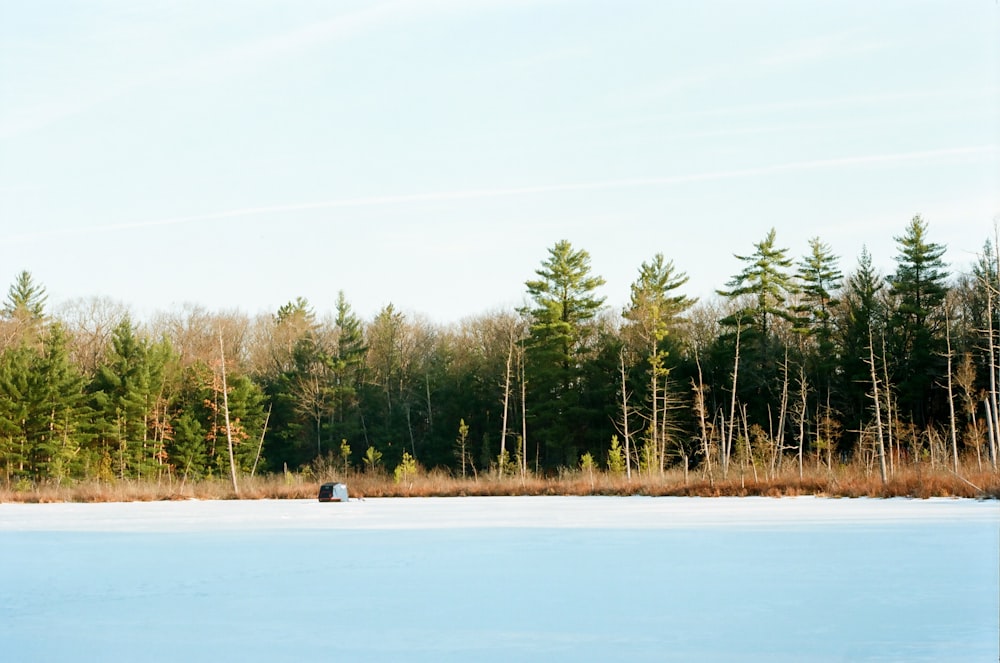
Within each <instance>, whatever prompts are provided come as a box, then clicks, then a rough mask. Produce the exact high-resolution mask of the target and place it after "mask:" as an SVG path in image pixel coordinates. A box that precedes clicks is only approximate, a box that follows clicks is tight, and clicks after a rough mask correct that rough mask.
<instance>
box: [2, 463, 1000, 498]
mask: <svg viewBox="0 0 1000 663" xmlns="http://www.w3.org/2000/svg"><path fill="white" fill-rule="evenodd" d="M332 480H339V481H343V482H344V483H346V484H347V485H348V489H349V491H350V493H351V496H352V497H460V496H461V497H464V496H496V495H650V496H690V497H721V496H737V497H746V496H766V497H782V496H794V495H817V496H825V497H914V498H928V497H963V498H977V499H983V498H990V499H1000V474H998V473H996V472H992V471H979V470H969V471H966V472H964V473H963V475H962V476H958V475H956V474H954V473H953V472H951V471H950V470H948V469H942V468H936V469H934V470H931V468H929V467H928V466H926V465H918V466H908V467H905V468H901V469H897V471H896V472H895V474H894V475H893V476H892V477H890V479H889V481H888V482H887V483H886V484H885V485H883V484H882V481H881V479H880V477H879V476H878V473H877V472H876V473H872V472H869V471H865V469H864V468H861V467H857V466H843V467H838V468H835V469H834V470H833V471H830V470H826V469H813V470H810V471H808V472H806V473H805V475H804V476H803V477H802V478H799V475H798V472H797V470H793V469H788V470H786V471H784V472H783V473H781V474H779V475H777V476H773V477H768V478H764V477H763V476H760V477H758V478H755V477H754V476H753V475H752V474H750V473H747V472H743V473H742V475H741V473H740V472H739V471H738V470H737V471H730V473H729V475H728V476H727V477H725V478H723V477H721V476H719V475H716V476H706V475H703V474H696V473H692V474H691V475H690V476H689V477H688V478H687V480H685V477H684V474H683V472H680V471H670V472H667V473H666V474H664V475H662V476H660V475H655V476H645V475H643V476H638V475H633V477H632V479H631V480H628V479H626V478H625V477H624V476H617V475H609V474H604V473H600V472H595V473H593V474H592V475H591V474H589V473H583V472H571V473H563V474H562V475H560V476H559V477H548V478H544V477H537V476H528V477H525V478H524V479H522V478H521V477H505V478H503V479H499V478H497V477H496V476H489V477H479V478H466V479H462V478H456V477H453V476H450V475H448V474H447V473H444V472H428V473H420V474H418V475H416V476H413V477H410V478H408V479H407V480H404V481H401V482H399V483H397V482H395V481H394V480H393V478H392V477H391V476H388V475H386V474H383V473H367V474H366V473H350V474H347V475H333V474H326V475H322V476H310V475H301V474H284V475H282V474H277V475H270V476H264V477H253V478H250V477H244V478H243V479H242V480H241V482H240V493H239V499H315V498H316V496H317V494H318V492H319V484H320V483H322V482H324V481H332ZM184 499H204V500H229V499H237V496H236V494H235V493H234V492H233V488H232V485H230V483H229V482H227V481H222V480H206V481H199V482H196V483H190V482H189V483H181V482H176V481H161V482H153V481H146V482H129V481H123V482H116V483H102V482H96V481H83V482H78V483H72V484H68V485H57V484H46V483H43V484H39V485H34V486H21V487H19V489H16V488H15V487H4V486H2V485H0V502H31V503H45V502H130V501H140V502H149V501H155V500H184Z"/></svg>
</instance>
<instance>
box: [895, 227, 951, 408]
mask: <svg viewBox="0 0 1000 663" xmlns="http://www.w3.org/2000/svg"><path fill="white" fill-rule="evenodd" d="M896 243H897V245H898V246H899V254H898V255H897V256H896V264H897V268H896V273H895V274H893V275H892V276H890V277H889V286H890V289H891V292H892V294H893V295H894V296H895V297H896V298H897V302H898V303H897V305H896V309H895V310H894V311H893V313H892V316H891V318H890V333H889V338H890V340H891V352H892V365H893V368H894V370H893V376H894V378H895V381H896V383H897V385H898V387H899V404H900V408H901V410H902V411H903V412H907V413H909V415H910V416H911V417H912V420H913V421H914V423H917V424H918V425H920V426H923V425H926V424H927V422H928V418H929V417H932V416H933V412H932V402H931V399H932V391H933V388H934V384H935V381H936V379H937V377H938V376H940V375H942V374H943V373H944V359H943V357H944V354H945V341H944V335H943V330H944V316H943V308H942V305H943V303H944V300H945V296H946V294H947V292H948V289H947V285H946V280H947V278H948V272H947V271H946V268H945V264H944V262H943V261H942V259H941V258H942V256H943V255H944V252H945V247H944V246H942V245H940V244H935V243H933V242H930V241H929V240H928V238H927V223H926V222H924V221H923V219H921V218H920V217H919V216H915V217H913V219H912V220H911V221H910V224H909V226H907V228H906V232H905V233H904V234H903V235H902V236H900V237H897V238H896Z"/></svg>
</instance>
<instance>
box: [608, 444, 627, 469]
mask: <svg viewBox="0 0 1000 663" xmlns="http://www.w3.org/2000/svg"><path fill="white" fill-rule="evenodd" d="M608 472H610V473H611V474H624V473H625V450H624V449H622V445H621V443H620V442H619V441H618V436H617V435H612V436H611V446H610V448H609V449H608Z"/></svg>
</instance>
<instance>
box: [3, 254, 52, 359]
mask: <svg viewBox="0 0 1000 663" xmlns="http://www.w3.org/2000/svg"><path fill="white" fill-rule="evenodd" d="M47 299H48V296H47V295H46V294H45V288H43V287H42V286H41V285H39V284H37V283H35V279H34V278H33V277H32V276H31V273H30V272H28V271H26V270H25V271H22V272H20V273H19V274H18V275H17V278H16V279H15V280H14V283H12V284H11V286H10V289H8V291H7V298H6V299H5V300H4V304H3V310H2V316H0V317H2V324H3V327H5V329H4V330H3V331H4V333H3V334H2V336H3V337H5V340H6V342H5V343H4V345H8V346H9V345H16V344H17V343H20V342H24V343H28V344H32V345H34V344H37V342H38V341H39V339H40V338H41V334H42V330H43V328H44V326H45V302H46V300H47Z"/></svg>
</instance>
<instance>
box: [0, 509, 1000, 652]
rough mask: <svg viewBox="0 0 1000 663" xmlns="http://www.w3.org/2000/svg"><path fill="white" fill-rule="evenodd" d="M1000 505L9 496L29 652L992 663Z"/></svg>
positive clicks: (13, 621) (998, 598) (6, 571)
mask: <svg viewBox="0 0 1000 663" xmlns="http://www.w3.org/2000/svg"><path fill="white" fill-rule="evenodd" d="M998 559H1000V506H998V504H997V503H996V502H975V501H969V500H826V499H816V498H793V499H780V500H774V499H728V498H717V499H698V498H642V497H633V498H458V499H409V500H366V501H352V502H350V503H348V504H320V503H318V502H315V501H311V500H299V501H260V502H253V501H247V502H195V501H192V502H160V503H133V504H99V505H71V504H70V505H63V504H60V505H13V504H0V658H2V660H9V661H54V660H59V659H69V660H73V661H109V660H120V661H222V660H225V661H334V660H347V661H404V660H405V661H508V662H509V661H626V660H627V661H803V660H810V661H865V660H868V661H896V660H898V661H980V660H982V661H996V660H997V659H998V655H1000V644H998V643H1000V579H998V565H1000V562H998Z"/></svg>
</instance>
